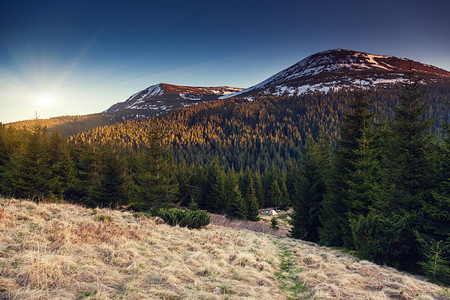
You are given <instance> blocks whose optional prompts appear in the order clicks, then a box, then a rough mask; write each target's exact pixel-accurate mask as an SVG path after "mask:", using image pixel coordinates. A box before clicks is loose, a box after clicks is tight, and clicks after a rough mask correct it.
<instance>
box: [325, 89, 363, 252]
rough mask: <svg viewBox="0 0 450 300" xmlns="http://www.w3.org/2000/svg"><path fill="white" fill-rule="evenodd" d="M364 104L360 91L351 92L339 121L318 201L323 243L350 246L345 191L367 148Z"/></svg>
mask: <svg viewBox="0 0 450 300" xmlns="http://www.w3.org/2000/svg"><path fill="white" fill-rule="evenodd" d="M368 107H369V101H368V100H367V98H366V97H365V94H364V92H362V91H358V92H355V94H354V97H353V99H352V102H351V103H350V104H349V109H348V110H347V112H346V113H345V115H344V118H343V121H342V125H341V128H340V139H338V141H337V146H338V148H337V150H336V151H335V157H334V159H333V166H332V170H331V173H330V176H329V180H328V181H327V193H326V195H325V196H324V200H323V202H322V214H321V218H320V220H321V223H322V228H321V229H320V231H319V232H320V240H321V242H322V243H323V244H325V245H329V246H343V245H344V246H346V247H347V248H352V246H353V236H352V233H351V230H350V223H349V219H348V214H349V211H350V208H351V206H352V205H353V204H352V201H353V200H355V199H354V197H353V194H351V192H350V193H349V191H351V189H352V188H355V185H352V178H351V177H352V175H353V174H354V172H356V168H357V167H358V166H359V165H358V164H357V163H358V162H360V161H361V159H362V160H364V159H365V158H364V155H365V151H366V150H365V148H364V147H366V146H367V147H368V144H367V141H368V135H369V133H370V130H371V129H370V128H371V126H372V123H371V119H372V114H371V113H370V112H369V109H368ZM361 145H362V146H361ZM361 147H362V148H363V149H364V150H363V153H360V152H358V151H359V150H360V149H361ZM361 155H362V156H361ZM363 164H364V163H363ZM353 179H355V178H353ZM356 184H357V183H356ZM349 196H352V197H349ZM362 197H363V196H362Z"/></svg>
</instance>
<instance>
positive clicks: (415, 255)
mask: <svg viewBox="0 0 450 300" xmlns="http://www.w3.org/2000/svg"><path fill="white" fill-rule="evenodd" d="M413 225H414V220H413V216H411V215H404V216H399V215H393V216H391V217H384V216H381V215H375V214H369V215H368V216H367V217H363V216H360V217H359V219H358V220H353V221H352V222H351V229H352V234H353V240H354V244H355V247H356V250H357V251H358V252H359V254H360V255H361V256H362V257H363V258H365V259H368V260H371V261H373V262H375V263H378V264H386V265H389V266H392V267H395V268H401V269H404V270H408V271H417V269H416V266H417V262H418V261H420V254H419V253H420V251H419V248H420V247H419V243H418V241H417V239H416V235H415V232H414V226H413Z"/></svg>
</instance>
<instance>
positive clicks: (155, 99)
mask: <svg viewBox="0 0 450 300" xmlns="http://www.w3.org/2000/svg"><path fill="white" fill-rule="evenodd" d="M242 90H243V89H242V88H234V87H228V86H219V87H195V86H180V85H174V84H169V83H158V84H154V85H151V86H149V87H148V88H146V89H143V90H141V91H139V92H137V93H135V94H133V95H131V96H130V97H129V98H128V99H127V100H125V101H124V102H119V103H116V104H114V105H113V106H111V107H110V108H108V109H107V110H105V111H104V112H105V113H117V112H122V113H127V114H128V115H126V117H124V118H130V117H131V118H136V117H141V116H150V115H155V114H156V115H157V114H160V113H164V112H167V111H170V110H172V109H175V108H180V107H186V106H189V105H192V104H197V103H201V102H205V101H210V100H217V99H218V98H219V97H220V96H223V95H227V94H233V93H236V92H239V91H242Z"/></svg>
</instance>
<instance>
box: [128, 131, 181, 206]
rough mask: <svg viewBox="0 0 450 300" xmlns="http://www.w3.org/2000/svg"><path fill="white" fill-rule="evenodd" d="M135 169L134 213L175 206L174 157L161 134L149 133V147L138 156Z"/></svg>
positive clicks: (157, 132) (176, 189)
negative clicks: (172, 158)
mask: <svg viewBox="0 0 450 300" xmlns="http://www.w3.org/2000/svg"><path fill="white" fill-rule="evenodd" d="M136 169H137V173H136V174H135V176H134V181H135V185H136V194H137V197H136V200H135V203H134V204H133V208H134V209H137V210H148V209H150V208H152V207H159V206H163V205H165V206H173V205H174V203H175V202H176V200H177V199H178V184H177V182H176V178H175V175H174V172H173V171H172V161H171V156H170V154H169V151H168V149H167V146H166V145H165V144H164V142H163V135H162V134H161V133H160V132H159V131H158V130H156V129H152V130H151V131H150V132H149V135H148V146H147V147H146V148H145V149H143V150H142V151H140V152H139V153H138V154H137V157H136Z"/></svg>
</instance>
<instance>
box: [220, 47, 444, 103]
mask: <svg viewBox="0 0 450 300" xmlns="http://www.w3.org/2000/svg"><path fill="white" fill-rule="evenodd" d="M410 70H412V71H413V72H414V73H416V74H419V75H420V76H421V77H423V78H424V79H432V80H433V79H450V72H448V71H445V70H443V69H439V68H437V67H434V66H430V65H425V64H422V63H419V62H415V61H412V60H409V59H405V58H397V57H394V56H383V55H373V54H368V53H363V52H357V51H353V50H344V49H335V50H328V51H324V52H319V53H316V54H313V55H311V56H309V57H307V58H305V59H303V60H302V61H300V62H298V63H296V64H295V65H293V66H291V67H289V68H287V69H285V70H283V71H281V72H279V73H277V74H275V75H273V76H272V77H270V78H268V79H266V80H264V81H263V82H261V83H259V84H257V85H254V86H252V87H250V88H248V89H245V90H243V91H240V92H237V93H235V94H231V95H224V96H222V97H220V99H226V98H230V97H246V96H247V97H249V96H255V95H276V96H281V95H290V96H293V95H299V94H303V93H306V92H309V91H311V92H314V91H323V92H327V91H329V90H330V89H334V90H339V89H342V88H354V87H355V86H361V87H369V86H374V85H375V86H386V85H390V84H393V83H396V82H398V81H401V80H403V79H404V78H405V74H406V73H408V72H409V71H410Z"/></svg>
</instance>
